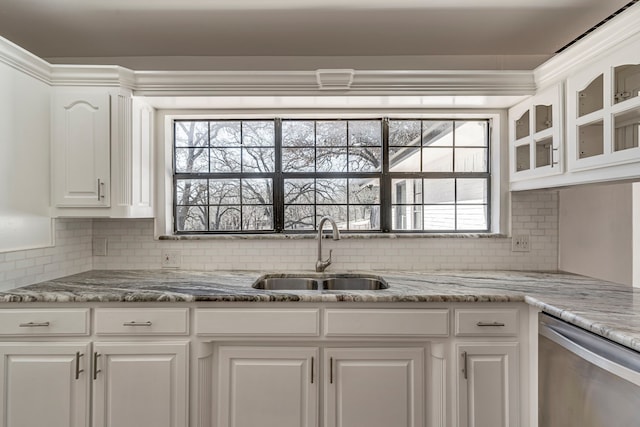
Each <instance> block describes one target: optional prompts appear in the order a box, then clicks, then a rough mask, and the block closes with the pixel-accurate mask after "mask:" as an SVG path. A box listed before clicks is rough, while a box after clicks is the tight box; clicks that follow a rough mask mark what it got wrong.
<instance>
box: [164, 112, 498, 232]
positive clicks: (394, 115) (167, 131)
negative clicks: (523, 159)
mask: <svg viewBox="0 0 640 427" xmlns="http://www.w3.org/2000/svg"><path fill="white" fill-rule="evenodd" d="M276 117H286V119H300V120H305V119H307V120H323V119H324V120H336V119H343V120H356V119H374V120H375V119H380V118H381V117H388V118H390V119H415V120H428V119H431V120H488V122H489V126H488V132H489V141H488V143H489V155H488V158H487V161H488V162H489V168H490V173H489V177H488V188H487V192H488V202H487V209H488V216H487V219H488V221H487V222H488V231H477V230H473V231H465V230H457V231H451V232H450V231H439V230H428V231H423V230H392V229H389V231H388V232H385V231H383V226H382V224H381V229H380V230H349V231H346V230H345V231H344V232H343V234H353V235H354V237H355V236H357V235H362V236H363V237H364V236H366V237H373V238H375V237H380V238H388V237H393V236H394V235H398V236H405V237H410V238H411V237H416V238H420V237H447V236H450V237H456V238H459V237H491V236H502V235H506V234H508V229H509V226H510V223H509V216H508V215H507V214H508V208H509V202H510V197H509V192H508V182H507V181H506V176H507V175H506V168H507V165H505V164H504V161H503V156H502V152H504V145H505V144H506V140H505V136H506V132H505V131H504V130H502V129H501V128H502V127H503V125H504V124H506V122H507V121H506V113H505V112H504V111H502V110H500V111H496V110H488V111H478V110H450V111H448V112H439V111H437V112H425V111H424V110H411V109H408V110H402V111H399V110H398V111H397V112H394V111H393V110H392V111H389V110H377V109H371V110H366V111H351V110H340V109H335V110H322V112H314V111H305V112H304V113H301V112H300V111H296V110H264V111H262V110H260V111H254V110H247V112H246V113H244V112H238V111H237V110H236V111H228V112H222V111H216V110H211V111H203V112H200V111H199V112H197V113H195V114H194V113H193V112H190V111H187V110H184V111H182V110H158V111H157V118H158V120H157V124H158V125H157V131H158V134H159V138H158V139H157V142H158V144H159V145H161V146H160V147H158V148H159V149H158V150H157V151H156V152H157V153H158V156H157V158H156V161H157V166H158V167H157V174H158V175H157V176H158V179H157V185H158V187H157V201H158V203H157V215H156V221H155V233H154V235H155V238H156V239H163V240H166V239H180V238H181V237H182V238H185V239H189V240H192V239H194V238H195V239H203V240H204V239H207V238H213V239H215V238H222V239H234V238H237V239H251V238H257V239H264V238H276V239H277V238H295V236H298V237H300V238H304V236H307V235H314V234H315V233H316V231H313V230H308V231H307V230H304V231H303V230H296V231H291V230H283V231H282V232H281V233H276V232H275V231H273V230H266V231H260V230H247V231H234V232H211V233H203V232H195V233H194V232H180V233H176V232H174V231H173V224H174V222H173V213H174V212H173V209H174V208H173V168H172V163H173V121H174V120H252V119H254V120H260V119H262V120H265V119H274V118H276ZM327 117H329V118H328V119H327ZM276 156H277V155H276ZM385 158H386V156H383V159H385ZM276 161H278V159H277V158H276ZM330 174H333V173H331V172H330ZM374 174H378V172H375V173H374ZM417 174H418V175H419V174H422V172H419V173H417ZM331 176H332V177H333V176H334V175H331ZM420 177H422V176H420ZM353 178H355V176H353ZM389 182H391V181H390V180H389ZM381 191H383V190H382V189H381ZM274 209H277V205H276V200H274ZM390 217H391V215H389V218H390ZM234 236H235V237H234Z"/></svg>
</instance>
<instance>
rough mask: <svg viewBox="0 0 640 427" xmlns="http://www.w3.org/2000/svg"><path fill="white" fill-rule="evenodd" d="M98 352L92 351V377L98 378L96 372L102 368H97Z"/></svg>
mask: <svg viewBox="0 0 640 427" xmlns="http://www.w3.org/2000/svg"><path fill="white" fill-rule="evenodd" d="M100 356H101V355H100V353H98V352H97V351H94V352H93V379H94V380H97V379H98V374H99V373H100V372H102V369H98V358H99V357H100Z"/></svg>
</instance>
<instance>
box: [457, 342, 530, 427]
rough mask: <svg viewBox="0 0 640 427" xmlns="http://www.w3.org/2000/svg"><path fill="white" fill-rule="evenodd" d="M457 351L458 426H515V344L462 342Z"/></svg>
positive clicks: (516, 410) (517, 411)
mask: <svg viewBox="0 0 640 427" xmlns="http://www.w3.org/2000/svg"><path fill="white" fill-rule="evenodd" d="M457 350H458V367H459V369H458V417H459V418H458V420H459V421H458V426H459V427H515V426H518V425H519V419H520V414H519V401H520V399H519V384H518V375H519V370H518V344H516V343H498V342H492V343H478V344H475V343H468V344H467V343H465V344H460V345H458V346H457Z"/></svg>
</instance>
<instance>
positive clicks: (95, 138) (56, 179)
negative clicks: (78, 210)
mask: <svg viewBox="0 0 640 427" xmlns="http://www.w3.org/2000/svg"><path fill="white" fill-rule="evenodd" d="M52 133H53V139H52V150H51V151H52V155H53V171H52V172H53V189H52V191H53V201H54V203H55V205H56V206H63V207H86V206H93V207H98V206H109V204H110V198H109V192H110V189H109V185H110V161H109V159H110V96H109V93H107V92H104V91H100V92H89V91H88V92H87V93H84V92H67V91H59V92H58V93H56V94H55V95H54V98H53V105H52Z"/></svg>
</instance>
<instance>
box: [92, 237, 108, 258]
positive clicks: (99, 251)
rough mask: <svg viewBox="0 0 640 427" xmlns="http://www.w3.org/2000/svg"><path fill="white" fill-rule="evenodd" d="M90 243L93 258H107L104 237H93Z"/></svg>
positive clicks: (105, 239)
mask: <svg viewBox="0 0 640 427" xmlns="http://www.w3.org/2000/svg"><path fill="white" fill-rule="evenodd" d="M91 243H92V245H91V246H92V254H93V256H107V238H106V237H94V238H93V241H92V242H91Z"/></svg>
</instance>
